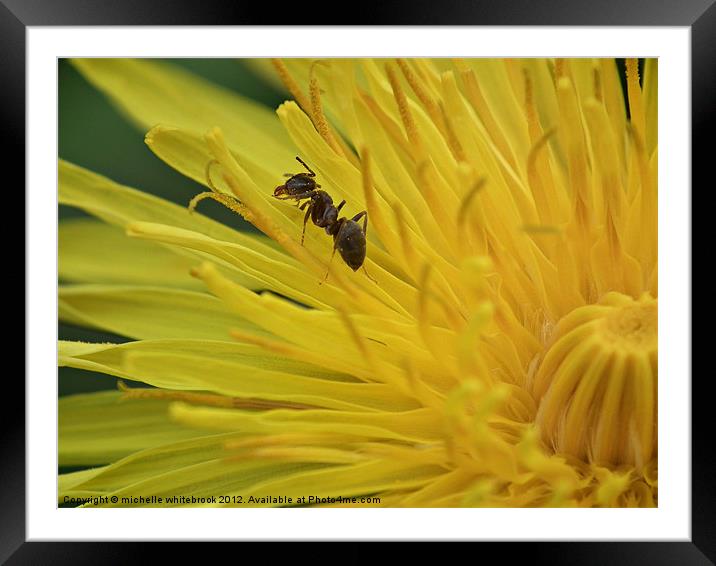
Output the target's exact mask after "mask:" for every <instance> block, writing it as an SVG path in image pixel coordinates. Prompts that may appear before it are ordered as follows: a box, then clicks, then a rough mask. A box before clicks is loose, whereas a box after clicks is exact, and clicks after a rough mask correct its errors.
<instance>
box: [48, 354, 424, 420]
mask: <svg viewBox="0 0 716 566" xmlns="http://www.w3.org/2000/svg"><path fill="white" fill-rule="evenodd" d="M266 358H267V356H266V354H265V353H264V352H261V351H260V350H259V349H258V348H255V347H251V346H246V345H242V344H230V343H229V344H227V343H225V342H211V341H204V340H201V341H189V340H161V341H153V340H144V341H141V342H129V343H126V344H94V345H90V346H85V345H82V344H74V343H67V342H61V343H60V364H62V365H66V366H70V367H76V368H80V369H88V370H92V371H100V372H102V373H107V374H110V375H115V376H118V377H123V378H126V379H131V380H136V381H142V382H145V383H148V384H150V385H154V386H156V387H162V388H165V389H171V390H194V391H211V392H215V393H219V394H222V395H226V396H229V397H236V398H242V399H265V400H272V401H285V402H290V403H298V404H305V405H314V406H318V407H326V408H333V409H345V410H353V411H360V410H363V411H365V410H368V411H375V410H389V409H390V410H393V411H401V410H408V409H415V408H417V407H418V405H417V403H416V402H415V401H412V400H410V399H409V398H408V397H405V396H403V395H401V394H400V393H399V392H398V391H396V390H395V389H393V388H391V387H388V386H386V385H383V384H377V383H360V382H352V383H351V382H347V381H348V380H349V379H350V378H349V377H348V376H340V375H335V374H332V375H330V374H327V373H326V372H325V370H321V369H320V368H313V367H310V366H307V365H306V364H301V363H297V362H292V361H290V360H282V361H281V364H277V363H276V362H273V361H272V360H271V358H269V359H268V364H267V360H266ZM269 364H271V365H273V366H278V367H270V365H269ZM266 365H269V367H264V366H266ZM281 365H282V366H284V367H280V366H281ZM139 391H140V392H141V391H144V390H139ZM130 396H131V395H130ZM227 401H231V399H228V400H227ZM228 404H229V405H230V403H228Z"/></svg>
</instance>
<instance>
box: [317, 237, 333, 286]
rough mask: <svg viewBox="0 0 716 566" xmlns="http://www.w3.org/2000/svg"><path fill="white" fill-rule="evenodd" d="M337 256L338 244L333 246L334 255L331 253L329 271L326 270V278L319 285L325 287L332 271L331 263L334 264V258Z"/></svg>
mask: <svg viewBox="0 0 716 566" xmlns="http://www.w3.org/2000/svg"><path fill="white" fill-rule="evenodd" d="M335 255H336V244H333V253H331V259H330V261H329V262H328V269H326V276H325V277H324V278H323V281H321V282H320V283H319V285H323V284H324V283H325V282H326V281H328V273H329V272H330V271H331V263H333V256H335Z"/></svg>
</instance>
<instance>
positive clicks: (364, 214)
mask: <svg viewBox="0 0 716 566" xmlns="http://www.w3.org/2000/svg"><path fill="white" fill-rule="evenodd" d="M363 217H365V219H364V220H363V234H366V235H367V234H368V212H367V211H365V210H364V211H363V212H359V213H358V214H356V215H355V216H354V217H353V218H352V220H353V222H358V221H359V220H360V219H361V218H363Z"/></svg>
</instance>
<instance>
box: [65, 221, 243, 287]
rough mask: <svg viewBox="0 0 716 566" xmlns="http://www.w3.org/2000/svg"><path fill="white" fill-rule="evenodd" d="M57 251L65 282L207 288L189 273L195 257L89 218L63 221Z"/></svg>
mask: <svg viewBox="0 0 716 566" xmlns="http://www.w3.org/2000/svg"><path fill="white" fill-rule="evenodd" d="M58 253H59V277H60V279H61V280H64V281H70V282H75V283H101V284H120V285H121V284H128V285H132V284H134V285H157V286H162V287H177V288H182V289H190V290H194V291H198V290H202V289H203V288H204V286H203V285H201V284H200V283H198V282H197V281H196V279H194V278H192V277H191V276H190V275H189V270H190V269H191V268H192V266H194V265H196V260H194V259H190V258H188V257H185V256H182V255H179V254H177V253H174V252H172V251H171V250H170V249H169V248H167V247H165V246H161V245H157V244H154V243H152V242H142V241H140V240H133V239H131V238H128V237H127V235H126V234H125V233H124V232H123V231H122V230H119V229H117V228H115V227H113V226H110V225H108V224H105V223H104V222H98V221H97V220H93V219H90V218H72V219H68V220H62V221H61V222H60V224H59V243H58ZM245 283H247V282H245Z"/></svg>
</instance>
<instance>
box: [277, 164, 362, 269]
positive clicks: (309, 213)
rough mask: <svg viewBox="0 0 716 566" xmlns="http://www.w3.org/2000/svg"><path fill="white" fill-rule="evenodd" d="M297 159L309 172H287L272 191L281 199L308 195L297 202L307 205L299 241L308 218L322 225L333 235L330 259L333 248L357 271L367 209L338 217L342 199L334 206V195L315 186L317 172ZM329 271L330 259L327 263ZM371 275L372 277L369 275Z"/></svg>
mask: <svg viewBox="0 0 716 566" xmlns="http://www.w3.org/2000/svg"><path fill="white" fill-rule="evenodd" d="M296 160H297V161H298V162H299V163H300V164H301V165H303V166H304V167H305V168H306V170H307V171H308V173H297V174H296V175H293V174H291V173H286V176H287V177H290V178H289V179H288V181H286V183H285V184H284V185H280V186H278V187H276V189H275V190H274V192H273V196H274V197H276V198H277V199H280V200H289V199H294V200H296V201H302V200H305V199H309V200H307V201H306V202H304V203H303V204H302V205H300V207H299V208H300V210H303V209H304V208H306V207H308V208H307V210H306V215H305V216H304V217H303V232H302V233H301V245H303V240H304V237H305V235H306V224H307V223H308V219H309V218H310V219H311V221H312V222H313V223H314V224H315V225H316V226H318V227H319V228H323V229H325V231H326V233H327V234H328V235H329V236H333V253H332V254H331V261H333V256H334V255H335V254H336V250H338V252H339V253H340V254H341V257H342V258H343V261H344V262H346V265H348V267H350V268H351V269H352V270H353V271H357V270H358V269H359V268H360V267H361V266H362V265H363V262H364V261H365V254H366V239H365V236H366V233H367V231H368V213H367V212H366V211H365V210H364V211H363V212H359V213H358V214H356V215H355V216H354V217H353V218H350V219H348V218H346V217H342V218H338V213H339V212H340V211H341V208H343V205H345V204H346V201H345V200H342V201H341V202H340V204H339V205H338V206H334V204H333V199H332V198H331V195H329V194H328V193H327V192H326V191H321V190H318V189H317V187H320V186H321V185H319V184H317V183H316V181H315V179H314V177H315V176H316V174H315V173H314V172H313V171H311V168H310V167H309V166H308V165H306V164H305V163H304V162H303V161H302V160H301V158H300V157H296ZM361 218H363V227H362V228H361V226H360V225H359V224H358V221H359V220H360V219H361ZM328 266H329V267H328V269H329V271H330V262H329V264H328ZM363 271H365V274H366V275H368V272H367V271H366V270H365V267H363ZM368 277H369V278H370V279H372V280H373V281H375V280H374V279H373V278H372V277H370V275H368ZM326 279H328V271H326V277H325V278H324V279H323V280H324V281H325V280H326Z"/></svg>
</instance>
